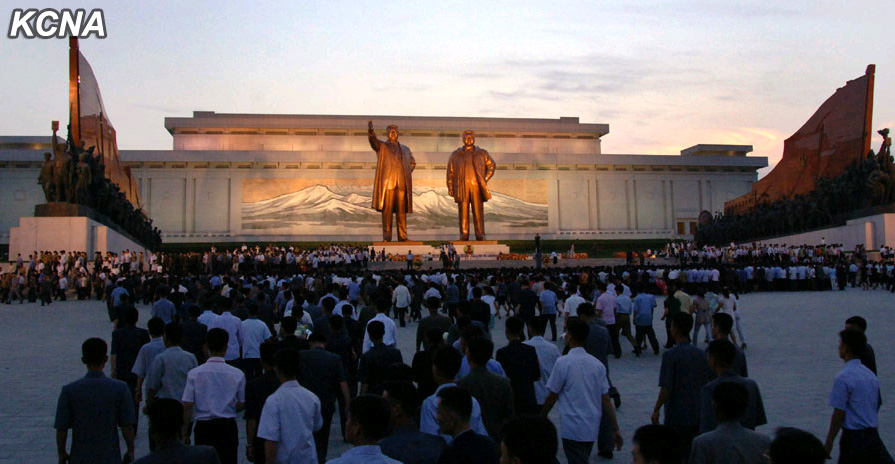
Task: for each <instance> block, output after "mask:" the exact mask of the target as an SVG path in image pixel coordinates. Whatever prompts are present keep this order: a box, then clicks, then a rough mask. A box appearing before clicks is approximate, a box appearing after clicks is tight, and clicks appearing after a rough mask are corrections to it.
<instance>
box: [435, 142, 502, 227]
mask: <svg viewBox="0 0 895 464" xmlns="http://www.w3.org/2000/svg"><path fill="white" fill-rule="evenodd" d="M496 168H497V165H496V164H495V163H494V159H493V158H491V155H490V154H488V152H487V151H485V150H483V149H481V148H479V147H477V146H475V134H474V133H473V132H472V131H469V130H468V131H464V132H463V146H462V147H460V148H458V149H456V150H454V152H453V153H451V158H450V159H449V160H448V164H447V188H448V194H449V195H450V196H452V197H454V201H455V202H457V206H458V208H459V211H460V240H469V210H470V209H472V221H473V225H474V228H475V239H476V240H484V239H485V210H484V203H485V202H486V201H488V200H490V199H491V192H490V191H489V190H488V181H489V180H490V179H491V177H492V176H493V175H494V170H495V169H496Z"/></svg>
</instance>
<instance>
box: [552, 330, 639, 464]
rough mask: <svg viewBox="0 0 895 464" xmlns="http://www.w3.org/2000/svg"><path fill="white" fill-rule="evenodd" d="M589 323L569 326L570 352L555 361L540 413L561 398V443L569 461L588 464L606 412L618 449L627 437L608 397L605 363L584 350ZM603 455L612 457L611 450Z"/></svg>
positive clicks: (570, 462)
mask: <svg viewBox="0 0 895 464" xmlns="http://www.w3.org/2000/svg"><path fill="white" fill-rule="evenodd" d="M589 331H590V329H589V327H588V326H587V323H585V322H584V321H582V320H580V319H572V320H570V321H569V324H568V326H567V327H566V334H565V338H566V344H567V345H568V346H570V347H571V349H570V350H569V353H568V354H567V355H565V356H562V357H560V358H559V359H558V360H556V364H555V365H554V366H553V372H552V373H551V374H550V380H548V381H547V389H548V390H549V391H550V393H549V394H548V395H547V399H546V400H545V401H544V406H543V408H542V409H541V415H543V416H544V417H547V414H548V413H549V412H550V410H551V409H552V408H553V405H554V404H556V402H557V400H559V408H560V413H559V414H560V424H561V428H562V445H563V451H565V453H566V460H567V461H568V462H569V464H587V463H588V462H589V459H590V453H591V450H593V446H594V442H595V441H596V440H597V435H598V433H599V427H595V426H594V425H595V424H599V423H600V419H601V417H602V415H603V414H608V415H609V419H610V422H611V423H612V428H613V429H614V432H613V439H614V441H615V447H616V449H617V450H621V449H622V444H623V442H624V440H623V439H622V435H621V432H619V429H618V421H617V420H616V416H615V408H614V407H613V406H612V401H611V400H610V399H609V381H608V379H607V377H606V366H604V365H603V363H601V362H600V361H599V360H597V358H595V357H593V356H591V355H590V354H588V353H587V352H586V351H585V350H584V344H585V343H586V341H587V334H588V332H589ZM604 454H605V453H603V454H601V457H606V458H609V459H611V458H612V456H611V453H609V454H608V455H604Z"/></svg>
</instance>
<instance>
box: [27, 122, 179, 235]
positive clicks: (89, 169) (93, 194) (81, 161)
mask: <svg viewBox="0 0 895 464" xmlns="http://www.w3.org/2000/svg"><path fill="white" fill-rule="evenodd" d="M56 131H57V125H56V123H55V122H54V124H53V139H52V146H53V158H52V159H51V158H50V153H44V164H43V165H42V166H41V169H40V177H39V178H38V181H37V182H38V183H39V184H40V185H41V187H43V191H44V195H45V196H46V199H47V202H48V203H70V204H77V205H82V206H85V207H87V208H90V209H91V210H93V212H94V213H95V214H97V215H98V216H99V218H101V221H102V222H106V223H107V225H109V224H113V225H116V226H117V227H118V228H120V229H121V230H123V231H124V232H126V233H127V234H129V235H130V236H131V237H133V238H134V239H136V240H137V241H139V242H141V243H142V244H143V245H144V246H146V247H147V248H149V249H151V250H157V249H158V247H159V246H160V245H161V243H162V241H161V233H160V231H159V230H158V228H156V227H153V225H152V220H151V219H148V218H147V217H146V214H145V213H144V212H143V210H142V209H141V208H138V207H135V206H134V205H133V204H132V203H131V202H130V201H129V200H128V199H127V197H126V196H125V195H124V193H123V192H122V191H121V189H120V188H119V187H118V186H117V185H115V184H114V183H113V182H112V181H110V180H109V178H108V177H106V175H105V167H104V163H103V158H102V155H101V154H99V153H94V151H95V150H94V147H90V148H89V149H87V150H84V149H83V148H82V147H80V146H78V145H76V144H75V143H74V142H73V140H72V139H71V133H69V137H68V141H67V142H66V143H64V144H57V143H56ZM81 145H83V143H82V144H81ZM76 160H77V161H76ZM66 211H69V210H66Z"/></svg>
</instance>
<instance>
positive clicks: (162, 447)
mask: <svg viewBox="0 0 895 464" xmlns="http://www.w3.org/2000/svg"><path fill="white" fill-rule="evenodd" d="M146 412H147V414H148V415H149V433H150V434H151V435H152V437H153V440H154V441H155V443H156V445H155V450H154V451H153V452H152V453H151V454H149V455H148V456H144V457H142V458H140V459H139V460H137V461H136V462H135V464H163V463H171V462H190V463H196V464H220V462H221V461H220V459H218V453H217V451H215V449H214V448H212V447H211V446H201V445H196V446H186V445H184V444H183V442H181V441H180V439H179V436H180V431H181V428H182V427H183V406H182V405H181V404H180V401H177V400H175V399H170V398H162V399H158V400H155V401H153V402H152V403H151V404H150V405H149V406H148V407H147V411H146Z"/></svg>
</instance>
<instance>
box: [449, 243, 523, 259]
mask: <svg viewBox="0 0 895 464" xmlns="http://www.w3.org/2000/svg"><path fill="white" fill-rule="evenodd" d="M451 245H453V246H454V249H456V250H457V253H459V254H460V255H461V256H463V257H465V256H466V247H467V246H471V247H472V257H471V259H494V258H495V257H497V255H499V254H501V253H503V254H509V252H510V247H509V246H507V245H501V244H499V243H497V240H480V241H478V240H454V241H452V242H451Z"/></svg>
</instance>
